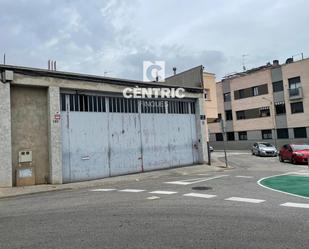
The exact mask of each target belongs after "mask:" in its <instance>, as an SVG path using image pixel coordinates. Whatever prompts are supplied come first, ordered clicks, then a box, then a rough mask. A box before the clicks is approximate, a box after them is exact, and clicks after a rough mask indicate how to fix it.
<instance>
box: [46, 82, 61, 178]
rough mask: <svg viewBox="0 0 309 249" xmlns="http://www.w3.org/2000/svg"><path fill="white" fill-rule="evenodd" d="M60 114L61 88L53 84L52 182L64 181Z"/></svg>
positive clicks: (50, 117)
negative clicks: (58, 117) (58, 116)
mask: <svg viewBox="0 0 309 249" xmlns="http://www.w3.org/2000/svg"><path fill="white" fill-rule="evenodd" d="M57 115H60V89H59V87H55V86H51V87H49V88H48V137H49V165H50V183H52V184H61V183H62V167H61V164H62V149H61V144H62V141H61V122H60V120H58V119H57V118H55V117H56V116H57Z"/></svg>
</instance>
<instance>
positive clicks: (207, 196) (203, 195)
mask: <svg viewBox="0 0 309 249" xmlns="http://www.w3.org/2000/svg"><path fill="white" fill-rule="evenodd" d="M183 196H189V197H200V198H206V199H209V198H213V197H216V195H207V194H199V193H189V194H184V195H183Z"/></svg>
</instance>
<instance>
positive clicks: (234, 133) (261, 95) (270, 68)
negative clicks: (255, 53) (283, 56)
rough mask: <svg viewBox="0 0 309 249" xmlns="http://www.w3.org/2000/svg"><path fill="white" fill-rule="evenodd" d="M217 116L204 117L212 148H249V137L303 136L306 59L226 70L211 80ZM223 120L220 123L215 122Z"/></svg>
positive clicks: (308, 106) (308, 78)
mask: <svg viewBox="0 0 309 249" xmlns="http://www.w3.org/2000/svg"><path fill="white" fill-rule="evenodd" d="M216 88H217V90H216V91H217V104H218V116H217V118H216V119H214V120H210V121H209V124H208V128H209V140H210V143H211V145H213V147H214V148H215V149H222V148H223V145H224V142H223V141H225V144H226V148H227V149H249V148H250V147H251V146H252V144H253V142H255V141H267V142H271V143H273V144H275V145H276V146H277V147H280V146H282V145H283V144H287V143H291V142H293V143H308V142H309V59H301V60H297V61H294V59H293V58H288V59H287V60H286V62H285V63H284V64H280V63H279V61H278V60H274V61H273V63H267V65H265V66H261V67H259V68H254V69H251V70H247V71H244V72H241V73H235V74H231V75H228V76H226V77H225V78H224V79H223V80H222V81H220V82H218V83H217V87H216ZM221 120H223V122H224V125H223V129H222V126H221Z"/></svg>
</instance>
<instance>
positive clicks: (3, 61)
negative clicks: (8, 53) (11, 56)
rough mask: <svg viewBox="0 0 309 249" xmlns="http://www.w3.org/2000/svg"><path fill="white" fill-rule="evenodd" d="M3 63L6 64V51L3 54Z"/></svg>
mask: <svg viewBox="0 0 309 249" xmlns="http://www.w3.org/2000/svg"><path fill="white" fill-rule="evenodd" d="M3 65H5V53H4V54H3Z"/></svg>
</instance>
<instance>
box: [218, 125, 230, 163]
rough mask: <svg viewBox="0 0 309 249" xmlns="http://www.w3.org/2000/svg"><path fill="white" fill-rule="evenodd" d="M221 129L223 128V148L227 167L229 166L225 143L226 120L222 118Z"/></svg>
mask: <svg viewBox="0 0 309 249" xmlns="http://www.w3.org/2000/svg"><path fill="white" fill-rule="evenodd" d="M220 122H221V129H222V135H223V150H224V159H225V167H226V168H227V167H228V163H227V155H226V145H225V137H226V136H225V128H224V121H223V119H221V121H220Z"/></svg>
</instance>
